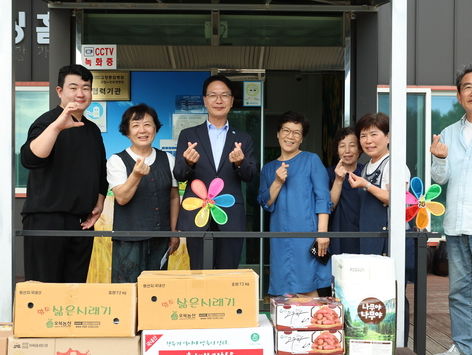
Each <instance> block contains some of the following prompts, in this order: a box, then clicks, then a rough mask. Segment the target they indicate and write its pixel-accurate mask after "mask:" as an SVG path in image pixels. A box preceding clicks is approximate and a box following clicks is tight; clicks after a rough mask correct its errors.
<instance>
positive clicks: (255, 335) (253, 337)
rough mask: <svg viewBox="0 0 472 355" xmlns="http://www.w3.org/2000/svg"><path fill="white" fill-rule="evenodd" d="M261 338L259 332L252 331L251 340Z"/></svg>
mask: <svg viewBox="0 0 472 355" xmlns="http://www.w3.org/2000/svg"><path fill="white" fill-rule="evenodd" d="M259 338H260V336H259V334H257V333H252V334H251V340H252V341H258V340H259Z"/></svg>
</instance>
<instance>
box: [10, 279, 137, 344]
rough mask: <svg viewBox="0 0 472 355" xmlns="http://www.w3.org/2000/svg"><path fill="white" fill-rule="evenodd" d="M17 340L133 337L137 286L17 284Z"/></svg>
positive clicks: (15, 313) (15, 327)
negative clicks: (34, 338)
mask: <svg viewBox="0 0 472 355" xmlns="http://www.w3.org/2000/svg"><path fill="white" fill-rule="evenodd" d="M13 332H14V335H15V336H16V337H130V336H134V335H136V284H118V283H117V284H105V283H104V284H88V283H83V284H56V283H42V282H34V281H28V282H20V283H17V285H16V290H15V304H14V330H13Z"/></svg>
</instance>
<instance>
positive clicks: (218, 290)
mask: <svg viewBox="0 0 472 355" xmlns="http://www.w3.org/2000/svg"><path fill="white" fill-rule="evenodd" d="M258 286H259V283H258V275H257V274H256V273H255V272H254V271H253V270H249V269H235V270H171V271H144V272H143V273H141V275H140V276H139V277H138V329H139V330H145V329H199V328H239V327H256V326H257V317H258V314H259V299H258V298H259V295H258Z"/></svg>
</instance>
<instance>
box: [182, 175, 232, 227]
mask: <svg viewBox="0 0 472 355" xmlns="http://www.w3.org/2000/svg"><path fill="white" fill-rule="evenodd" d="M224 185H225V183H224V181H223V179H220V178H215V179H213V180H212V181H211V183H210V186H209V187H208V192H207V188H206V186H205V184H204V183H203V181H201V180H198V179H196V180H193V181H192V184H191V185H190V187H191V188H192V191H193V192H194V193H195V194H196V195H197V196H198V197H187V198H186V199H185V200H183V201H182V207H183V208H184V209H185V210H187V211H193V210H196V209H197V208H200V211H198V213H197V215H196V216H195V225H196V226H197V227H204V226H205V225H206V224H207V223H208V219H209V218H210V213H211V216H212V217H213V220H214V221H215V222H216V223H218V224H225V223H226V222H228V215H227V214H226V212H225V211H223V209H222V208H221V207H231V206H233V205H234V203H235V199H234V197H233V195H230V194H223V195H220V196H218V194H219V193H220V192H221V191H222V190H223V187H224Z"/></svg>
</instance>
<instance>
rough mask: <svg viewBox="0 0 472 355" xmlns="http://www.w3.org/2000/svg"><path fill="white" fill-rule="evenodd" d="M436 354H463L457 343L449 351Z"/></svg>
mask: <svg viewBox="0 0 472 355" xmlns="http://www.w3.org/2000/svg"><path fill="white" fill-rule="evenodd" d="M436 355H461V353H460V351H459V349H458V348H457V346H456V344H453V345H452V346H451V348H450V349H449V350H448V351H445V352H443V353H440V354H436Z"/></svg>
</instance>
